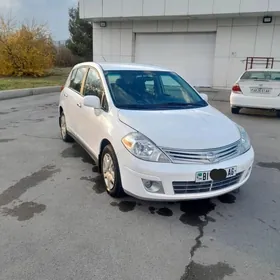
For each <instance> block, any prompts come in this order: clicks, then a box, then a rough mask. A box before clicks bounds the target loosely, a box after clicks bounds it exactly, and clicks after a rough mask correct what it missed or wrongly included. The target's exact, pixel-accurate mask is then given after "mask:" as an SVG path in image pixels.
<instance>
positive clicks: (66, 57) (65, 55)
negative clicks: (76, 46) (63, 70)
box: [55, 45, 85, 67]
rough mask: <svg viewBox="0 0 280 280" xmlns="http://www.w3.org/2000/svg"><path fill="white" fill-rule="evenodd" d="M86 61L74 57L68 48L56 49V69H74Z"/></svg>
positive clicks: (60, 47) (58, 47) (59, 47)
mask: <svg viewBox="0 0 280 280" xmlns="http://www.w3.org/2000/svg"><path fill="white" fill-rule="evenodd" d="M84 61H85V59H83V58H81V57H79V56H76V55H73V54H72V52H71V51H70V50H69V49H68V48H67V47H66V46H63V45H61V46H57V47H56V48H55V66H56V67H73V66H74V65H75V64H77V63H81V62H84Z"/></svg>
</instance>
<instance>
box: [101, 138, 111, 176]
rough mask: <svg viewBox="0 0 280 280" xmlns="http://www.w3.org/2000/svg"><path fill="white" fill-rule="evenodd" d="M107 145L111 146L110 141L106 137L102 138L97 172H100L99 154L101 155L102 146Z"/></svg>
mask: <svg viewBox="0 0 280 280" xmlns="http://www.w3.org/2000/svg"><path fill="white" fill-rule="evenodd" d="M108 145H111V146H112V144H111V142H110V141H109V140H108V139H107V138H104V139H102V141H101V143H100V148H99V155H98V170H99V172H101V155H102V152H103V150H104V148H105V147H106V146H108Z"/></svg>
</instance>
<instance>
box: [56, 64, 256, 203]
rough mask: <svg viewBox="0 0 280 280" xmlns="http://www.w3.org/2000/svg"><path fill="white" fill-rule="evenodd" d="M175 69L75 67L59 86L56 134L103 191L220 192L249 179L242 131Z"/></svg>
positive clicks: (170, 196) (148, 195) (249, 152)
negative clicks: (77, 149) (74, 145)
mask: <svg viewBox="0 0 280 280" xmlns="http://www.w3.org/2000/svg"><path fill="white" fill-rule="evenodd" d="M205 100H207V96H206V95H203V94H201V95H200V94H199V93H198V92H197V91H196V90H195V89H194V88H193V87H192V86H191V85H189V84H188V83H187V82H186V81H185V80H183V79H182V78H181V77H180V76H178V75H177V74H176V73H173V72H170V71H169V70H166V69H162V68H157V67H153V66H143V65H137V64H108V63H104V64H97V63H83V64H79V65H76V66H75V67H74V68H73V70H72V71H71V73H70V75H69V78H68V80H67V82H66V84H65V86H64V88H63V89H62V92H61V97H60V103H59V113H60V118H59V123H60V128H61V135H62V139H63V140H64V141H66V142H68V141H71V140H73V139H75V140H76V141H77V142H78V143H80V144H81V145H82V146H83V147H84V148H85V149H86V150H87V152H88V153H89V154H90V155H91V157H92V158H93V159H94V160H95V161H96V163H97V164H98V166H99V169H100V172H101V174H102V176H103V178H104V183H105V185H106V189H107V192H108V193H109V194H110V195H111V196H113V197H120V196H122V195H123V194H124V193H127V194H130V195H132V196H135V197H139V198H142V199H147V200H176V201H178V200H188V199H203V198H209V197H215V196H220V195H222V194H225V193H228V192H231V191H233V190H235V189H238V188H239V187H240V186H242V185H243V184H244V183H245V182H246V181H247V180H248V179H249V177H250V174H251V170H252V165H253V160H254V150H253V148H252V146H251V144H250V140H249V137H248V135H247V133H246V132H245V130H244V129H243V128H242V127H240V126H238V125H237V124H236V123H234V122H232V121H231V120H230V119H228V118H227V117H226V116H224V115H223V114H222V113H220V112H219V111H217V110H216V109H214V108H213V107H212V106H210V105H209V104H208V103H207V101H205Z"/></svg>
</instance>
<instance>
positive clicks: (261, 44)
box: [93, 0, 280, 87]
mask: <svg viewBox="0 0 280 280" xmlns="http://www.w3.org/2000/svg"><path fill="white" fill-rule="evenodd" d="M279 2H280V0H279ZM107 24H108V25H107V27H103V28H101V27H100V26H99V24H94V25H93V27H94V29H93V59H94V61H97V62H102V61H108V62H134V59H135V57H134V56H135V48H134V46H135V34H137V33H162V32H167V33H173V32H216V49H215V58H214V69H213V86H214V87H231V85H232V84H233V83H234V82H235V80H236V79H237V78H238V77H239V75H240V74H241V73H242V71H244V70H245V65H246V64H245V59H246V57H247V56H263V57H270V56H272V57H274V58H275V59H276V60H278V61H279V62H275V66H274V68H277V67H278V68H280V17H274V18H273V22H272V24H263V23H262V17H259V18H258V17H247V18H241V17H239V18H229V19H218V20H212V19H211V20H163V21H123V22H108V23H107ZM170 55H171V54H170Z"/></svg>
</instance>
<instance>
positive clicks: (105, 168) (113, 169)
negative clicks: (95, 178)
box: [101, 145, 125, 197]
mask: <svg viewBox="0 0 280 280" xmlns="http://www.w3.org/2000/svg"><path fill="white" fill-rule="evenodd" d="M101 173H102V176H103V180H104V183H105V186H106V190H107V193H108V194H109V195H111V196H112V197H123V196H124V194H125V193H124V190H123V187H122V183H121V175H120V169H119V164H118V160H117V156H116V154H115V152H114V149H113V147H112V146H111V145H107V146H106V147H105V148H104V150H103V152H102V155H101Z"/></svg>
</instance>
